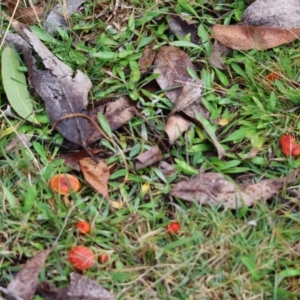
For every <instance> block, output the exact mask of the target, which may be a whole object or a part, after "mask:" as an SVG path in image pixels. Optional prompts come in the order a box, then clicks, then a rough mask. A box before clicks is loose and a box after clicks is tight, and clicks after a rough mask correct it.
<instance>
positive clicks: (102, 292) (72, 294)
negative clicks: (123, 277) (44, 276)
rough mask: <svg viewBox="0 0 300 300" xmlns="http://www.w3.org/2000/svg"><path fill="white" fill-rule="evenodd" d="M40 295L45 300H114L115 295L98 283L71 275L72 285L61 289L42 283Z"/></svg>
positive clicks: (84, 277)
mask: <svg viewBox="0 0 300 300" xmlns="http://www.w3.org/2000/svg"><path fill="white" fill-rule="evenodd" d="M37 293H38V295H40V296H42V297H43V298H44V299H45V300H114V299H116V297H115V295H113V294H111V293H109V292H108V291H107V290H106V289H104V288H103V287H102V286H101V285H99V284H98V283H97V282H96V281H94V280H92V279H90V278H88V277H86V276H84V275H80V274H76V273H71V274H70V285H69V286H66V287H64V288H61V289H57V288H55V287H53V286H52V285H51V284H50V283H48V282H42V283H40V284H39V286H38V289H37Z"/></svg>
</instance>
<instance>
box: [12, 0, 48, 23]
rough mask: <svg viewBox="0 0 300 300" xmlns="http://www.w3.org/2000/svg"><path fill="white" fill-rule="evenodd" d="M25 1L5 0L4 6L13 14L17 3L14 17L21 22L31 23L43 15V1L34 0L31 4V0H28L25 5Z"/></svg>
mask: <svg viewBox="0 0 300 300" xmlns="http://www.w3.org/2000/svg"><path fill="white" fill-rule="evenodd" d="M26 2H27V1H18V0H6V6H7V8H8V11H9V12H10V13H11V14H13V12H14V11H15V8H16V5H18V7H17V9H16V11H15V15H14V19H15V20H18V21H19V22H22V23H26V24H33V23H34V22H36V21H37V20H38V19H40V18H42V17H43V14H44V10H45V2H44V1H35V2H34V4H35V5H33V2H32V1H28V3H27V5H24V4H25V3H26Z"/></svg>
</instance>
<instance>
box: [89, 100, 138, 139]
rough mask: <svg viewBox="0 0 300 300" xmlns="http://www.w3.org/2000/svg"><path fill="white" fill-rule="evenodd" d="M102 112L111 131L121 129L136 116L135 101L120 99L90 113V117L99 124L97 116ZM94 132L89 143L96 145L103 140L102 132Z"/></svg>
mask: <svg viewBox="0 0 300 300" xmlns="http://www.w3.org/2000/svg"><path fill="white" fill-rule="evenodd" d="M99 112H101V113H103V114H104V115H105V117H106V119H107V121H108V122H109V125H110V128H111V130H116V129H118V128H120V127H121V126H122V125H123V124H125V123H127V122H128V121H129V120H130V119H131V118H132V117H133V116H134V115H135V114H136V108H135V106H134V103H133V101H131V100H130V99H129V98H127V97H120V98H118V99H116V100H115V101H113V102H109V103H105V104H103V105H101V106H98V107H96V108H95V109H93V110H91V111H89V112H88V115H89V116H90V117H91V118H92V119H93V120H94V121H95V122H97V123H98V120H97V114H98V113H99ZM90 130H91V131H92V130H93V132H92V134H91V136H90V137H89V139H88V143H89V144H90V143H94V142H96V141H98V140H100V139H101V138H102V134H101V132H99V131H97V130H95V129H93V128H92V126H91V129H90Z"/></svg>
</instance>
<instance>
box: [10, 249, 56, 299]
mask: <svg viewBox="0 0 300 300" xmlns="http://www.w3.org/2000/svg"><path fill="white" fill-rule="evenodd" d="M50 251H51V249H47V250H44V251H41V252H39V253H38V254H37V255H35V256H34V257H33V258H32V259H30V260H29V261H28V262H27V263H26V264H25V265H24V266H23V268H22V269H21V271H19V272H18V274H17V275H16V276H15V277H14V278H13V280H12V281H11V282H10V284H9V285H8V287H7V291H8V292H9V293H11V294H13V295H15V296H19V297H21V298H23V299H24V300H32V299H33V296H34V294H35V291H36V287H37V285H38V276H39V273H40V271H41V269H42V267H43V266H44V263H45V261H46V259H47V257H48V255H49V253H50Z"/></svg>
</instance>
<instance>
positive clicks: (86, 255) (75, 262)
mask: <svg viewBox="0 0 300 300" xmlns="http://www.w3.org/2000/svg"><path fill="white" fill-rule="evenodd" d="M68 260H69V262H70V264H71V265H72V266H73V267H74V268H76V269H77V270H86V269H89V268H91V267H92V266H93V265H94V264H95V255H94V253H93V251H92V250H90V249H89V248H87V247H84V246H75V247H74V248H72V249H71V250H70V251H69V256H68Z"/></svg>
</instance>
